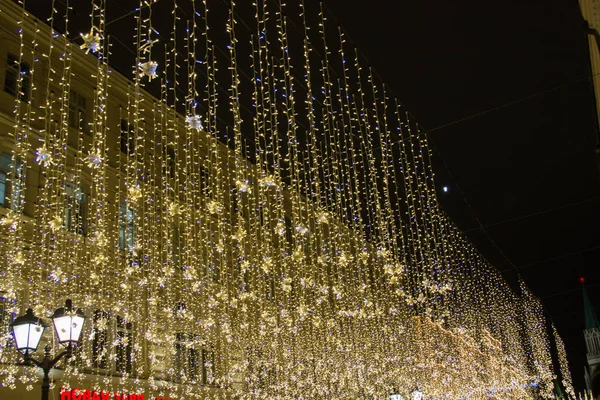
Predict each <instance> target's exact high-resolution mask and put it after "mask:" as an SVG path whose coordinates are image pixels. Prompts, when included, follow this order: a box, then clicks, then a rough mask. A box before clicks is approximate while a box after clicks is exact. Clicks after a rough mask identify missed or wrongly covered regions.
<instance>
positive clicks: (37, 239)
mask: <svg viewBox="0 0 600 400" xmlns="http://www.w3.org/2000/svg"><path fill="white" fill-rule="evenodd" d="M88 2H89V4H87V6H88V8H87V9H88V10H91V12H90V14H89V22H88V24H87V26H86V28H85V30H83V32H84V33H82V34H81V35H80V36H79V37H76V38H75V37H74V35H73V33H72V31H70V30H69V29H70V27H71V25H72V23H73V18H74V15H73V12H72V8H71V6H73V7H75V6H76V5H75V4H70V2H69V0H66V7H58V4H55V2H54V0H53V3H52V12H51V15H50V16H49V19H48V24H42V23H40V22H34V20H33V17H32V16H31V15H30V14H29V13H28V11H27V6H28V5H27V4H25V3H24V2H22V1H19V2H15V3H10V4H8V3H3V4H2V5H1V6H0V7H1V8H2V9H5V10H2V11H6V10H8V11H10V12H11V13H15V12H17V13H18V15H19V18H18V23H17V24H16V25H15V26H13V27H12V29H13V30H12V32H11V34H12V38H13V39H14V40H15V42H17V43H18V46H19V55H18V60H17V61H16V62H18V63H19V64H21V63H23V62H27V63H30V65H31V66H32V68H31V69H30V71H29V73H28V75H24V74H20V75H19V76H18V83H17V87H18V88H19V90H18V93H17V95H16V97H15V100H14V114H13V118H14V124H13V127H12V129H11V130H10V131H9V132H7V133H6V135H7V136H8V137H9V138H10V146H9V150H8V151H9V152H10V160H11V161H10V172H9V174H8V180H9V181H10V186H11V188H12V198H11V202H10V207H8V208H7V210H2V211H3V213H2V215H3V217H2V220H1V222H2V224H1V225H2V226H1V229H2V235H1V236H0V240H1V247H0V250H1V252H2V264H1V271H2V278H3V279H2V280H0V290H1V291H2V293H3V298H4V299H5V310H6V312H8V313H11V312H19V311H20V310H22V309H24V308H27V307H32V308H34V310H35V312H36V314H37V315H40V316H42V317H48V316H49V315H50V314H51V310H52V309H53V307H56V305H58V304H61V303H62V301H63V300H64V299H65V298H67V297H68V298H71V299H73V302H74V303H75V304H77V305H78V306H81V307H84V308H85V309H86V312H87V313H88V317H89V318H88V321H89V323H87V325H86V327H85V332H84V335H83V339H82V343H81V345H80V347H79V349H78V351H77V352H76V355H75V357H73V359H72V360H71V361H69V362H68V363H67V364H66V369H65V379H64V382H65V383H64V385H65V387H66V388H70V387H92V388H94V389H96V390H99V391H100V390H102V391H113V392H119V393H120V392H128V393H144V392H146V393H148V392H152V393H154V395H156V396H159V397H160V396H167V394H168V396H169V397H170V398H182V399H183V398H185V399H193V398H198V399H201V398H233V397H235V398H253V399H254V398H263V399H274V398H278V399H288V398H289V399H292V398H294V399H297V398H300V399H305V398H306V399H308V398H311V399H312V398H326V399H349V398H364V399H366V398H371V399H372V398H379V399H382V398H386V397H387V396H389V394H390V393H400V394H402V395H403V396H405V397H406V398H409V396H410V395H411V393H413V392H414V391H415V390H418V391H419V392H421V393H422V394H423V395H424V398H427V399H429V398H431V399H434V398H448V399H464V398H472V399H488V398H501V399H526V398H531V399H533V398H537V397H536V396H538V395H542V396H543V397H544V398H550V397H551V392H550V391H551V388H552V387H553V382H552V381H553V379H555V377H554V376H553V374H552V372H551V363H552V361H551V357H550V348H549V340H548V336H547V333H546V322H545V317H544V315H543V312H542V308H541V305H540V303H539V301H538V300H537V299H536V298H535V297H534V296H533V295H532V294H531V293H530V292H529V291H528V289H527V288H526V287H525V285H524V283H522V282H521V293H520V294H519V295H517V294H515V293H514V292H513V291H512V290H511V289H510V288H509V287H508V285H507V283H506V282H505V281H504V280H503V278H502V276H501V275H500V273H499V272H498V271H497V270H496V269H494V267H493V266H491V265H490V264H489V263H488V262H487V261H486V260H485V259H484V258H483V257H482V256H481V255H480V254H479V253H478V252H477V251H476V249H475V248H474V247H473V246H472V245H471V244H470V243H469V242H468V240H467V239H466V238H465V237H464V236H463V235H462V234H461V233H460V231H459V230H458V229H457V227H456V226H455V225H454V224H453V223H452V222H451V221H450V220H449V219H448V217H447V216H446V215H445V214H444V213H443V211H442V210H441V209H440V207H439V204H438V202H437V199H436V184H435V179H434V172H433V169H432V162H431V149H430V148H429V145H428V142H427V135H426V132H424V131H423V130H422V129H421V128H420V126H419V125H418V123H417V122H416V121H415V120H414V119H413V118H412V117H411V116H410V114H409V113H408V112H407V110H406V109H405V108H404V107H403V106H402V105H401V104H400V103H399V102H398V100H397V99H396V98H395V96H394V95H393V94H392V92H391V90H390V89H389V88H388V87H387V86H386V85H385V83H383V82H382V81H381V80H380V79H379V78H378V77H377V76H376V74H375V73H374V71H373V70H372V68H371V67H370V66H368V64H367V63H366V62H365V60H363V59H362V57H361V56H360V54H359V52H358V50H357V49H356V47H354V46H353V44H352V43H351V42H350V41H349V40H348V39H347V38H346V35H345V33H344V31H343V30H342V29H341V28H340V27H338V26H337V25H336V24H334V23H332V22H330V21H329V20H328V18H327V17H326V12H325V10H324V8H323V6H322V5H321V4H319V3H315V2H308V1H306V4H305V0H298V1H296V2H294V4H291V5H287V4H285V3H284V2H283V1H275V0H269V1H267V0H262V1H258V0H257V1H255V2H254V3H246V2H240V4H236V3H235V2H234V1H228V2H227V3H226V4H224V3H223V1H221V0H218V1H217V0H203V1H199V0H174V1H173V2H170V3H168V2H167V3H168V4H167V3H160V4H159V2H157V1H152V0H140V1H139V4H137V6H136V7H135V9H134V10H124V11H123V13H129V15H130V19H129V21H134V24H130V26H131V27H133V32H132V36H131V37H133V43H131V45H132V46H133V48H134V52H133V53H134V58H135V59H134V60H133V61H132V63H131V66H130V67H131V75H130V77H131V80H130V82H129V83H126V82H125V80H124V79H123V77H122V76H121V75H119V74H117V73H115V72H113V71H112V70H111V67H109V56H111V52H112V50H111V49H112V47H111V46H112V43H113V42H114V41H113V42H111V37H110V34H109V32H108V31H107V22H106V15H107V3H109V2H106V1H105V0H88ZM60 3H61V5H63V2H60ZM242 3H243V4H242ZM110 6H111V7H112V6H113V5H112V3H111V4H110ZM114 7H117V6H116V5H115V6H114ZM15 10H18V11H15ZM240 15H243V16H244V18H242V17H240ZM159 17H160V18H159ZM78 18H82V17H81V14H78ZM78 23H79V24H81V21H78ZM157 25H160V26H161V27H160V29H157ZM57 26H61V27H63V29H62V30H60V33H59V30H58V29H57V28H55V27H57ZM165 27H166V28H165ZM67 38H69V40H68V39H67ZM115 40H116V39H115ZM119 40H120V41H122V39H119ZM112 56H113V58H114V57H115V55H114V54H112ZM81 60H87V61H86V62H81ZM118 61H121V60H116V61H115V62H118ZM86 68H87V70H86ZM30 83H31V84H30ZM27 85H30V86H27ZM149 92H150V93H152V94H153V96H151V95H150V94H149ZM24 96H27V97H28V98H27V99H24ZM24 100H26V101H24ZM32 176H35V177H36V178H38V182H39V184H37V183H36V184H34V180H33V179H32V178H31V177H32ZM35 185H37V186H35ZM15 196H16V197H15ZM5 325H6V324H5ZM3 332H4V334H5V335H7V331H6V330H5V331H3ZM553 334H554V336H555V337H556V343H557V345H558V348H559V360H560V363H561V366H560V368H561V374H562V377H563V384H564V385H565V387H567V390H568V391H569V393H571V394H572V385H571V383H570V375H569V373H568V366H567V364H566V355H565V352H564V346H563V345H562V341H561V340H560V338H559V336H558V333H557V332H556V330H554V331H553ZM3 343H7V342H6V341H4V342H3ZM54 347H55V350H56V349H57V346H56V345H55V346H54ZM16 361H17V352H16V351H13V350H12V349H11V348H10V346H7V345H5V344H2V345H0V363H1V364H0V365H1V367H0V383H1V384H2V385H3V386H9V387H15V386H16V385H20V384H24V385H27V386H28V387H29V388H31V387H32V382H34V381H35V380H36V377H35V374H34V373H33V372H31V371H29V370H26V373H25V374H24V375H22V374H21V372H20V370H19V369H18V368H17V366H16ZM565 371H566V372H565ZM115 376H116V377H117V378H115Z"/></svg>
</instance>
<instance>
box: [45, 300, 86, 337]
mask: <svg viewBox="0 0 600 400" xmlns="http://www.w3.org/2000/svg"><path fill="white" fill-rule="evenodd" d="M52 322H53V323H54V331H55V332H56V337H57V338H58V342H59V343H60V344H62V345H64V346H69V345H71V346H75V345H77V343H78V342H79V338H80V336H81V331H82V329H83V323H84V322H85V315H84V314H83V311H81V309H79V308H78V309H76V310H74V309H73V303H72V302H71V300H67V301H66V302H65V307H61V308H59V309H57V310H56V311H54V314H53V315H52Z"/></svg>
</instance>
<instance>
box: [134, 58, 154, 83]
mask: <svg viewBox="0 0 600 400" xmlns="http://www.w3.org/2000/svg"><path fill="white" fill-rule="evenodd" d="M138 68H139V69H140V77H141V76H144V75H146V76H147V77H148V80H152V79H153V78H156V76H157V73H156V70H157V68H158V63H157V62H156V61H146V62H145V63H139V64H138Z"/></svg>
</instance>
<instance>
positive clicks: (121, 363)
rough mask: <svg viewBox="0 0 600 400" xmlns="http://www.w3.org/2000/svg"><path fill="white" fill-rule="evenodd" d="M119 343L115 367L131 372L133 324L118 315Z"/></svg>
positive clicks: (116, 350)
mask: <svg viewBox="0 0 600 400" xmlns="http://www.w3.org/2000/svg"><path fill="white" fill-rule="evenodd" d="M116 339H117V342H116V343H117V345H116V348H115V355H116V358H115V369H116V371H117V372H121V373H127V374H130V373H131V370H132V365H133V364H132V360H131V348H132V342H133V324H132V323H131V322H126V321H125V318H123V317H121V316H119V315H117V337H116Z"/></svg>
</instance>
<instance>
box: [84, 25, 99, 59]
mask: <svg viewBox="0 0 600 400" xmlns="http://www.w3.org/2000/svg"><path fill="white" fill-rule="evenodd" d="M81 38H82V39H83V44H82V45H81V46H79V47H80V48H81V49H85V53H86V54H88V53H89V52H90V51H91V52H92V53H95V52H97V51H98V50H100V42H101V41H102V38H101V37H100V35H98V34H97V33H94V28H92V29H91V30H90V33H82V34H81Z"/></svg>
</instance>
